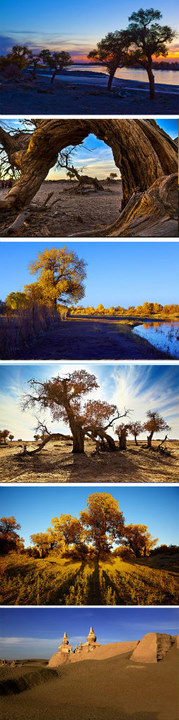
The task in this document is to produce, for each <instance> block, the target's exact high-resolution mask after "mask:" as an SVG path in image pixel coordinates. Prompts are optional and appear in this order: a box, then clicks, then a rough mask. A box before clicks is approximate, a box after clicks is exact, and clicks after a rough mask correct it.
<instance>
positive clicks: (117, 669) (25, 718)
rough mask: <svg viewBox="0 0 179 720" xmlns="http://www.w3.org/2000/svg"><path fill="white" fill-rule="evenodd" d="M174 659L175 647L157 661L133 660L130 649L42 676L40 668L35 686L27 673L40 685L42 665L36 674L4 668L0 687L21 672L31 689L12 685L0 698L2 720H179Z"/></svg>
mask: <svg viewBox="0 0 179 720" xmlns="http://www.w3.org/2000/svg"><path fill="white" fill-rule="evenodd" d="M178 656H179V653H178V650H177V649H176V646H175V645H173V646H172V647H171V649H170V650H169V652H168V653H167V654H166V656H165V658H164V659H163V660H162V662H157V663H153V662H152V663H145V662H142V659H141V662H140V663H137V662H133V661H132V660H131V651H130V652H126V653H125V654H120V655H115V656H113V657H108V658H106V659H103V660H102V659H99V660H95V659H93V662H91V661H90V660H83V661H82V662H80V663H79V662H76V663H65V664H64V665H63V666H60V667H59V668H47V669H46V668H45V671H46V672H45V673H44V669H43V666H42V670H43V673H44V677H43V678H41V684H37V685H36V687H32V682H33V683H35V679H34V678H33V679H32V677H31V678H30V676H29V678H27V674H32V671H33V670H34V671H36V683H40V677H39V674H40V663H39V667H38V670H37V664H34V667H33V663H31V666H30V667H28V665H27V664H25V663H24V664H23V667H21V669H19V668H18V667H15V668H8V667H7V666H5V667H4V668H3V667H2V668H0V679H1V683H2V682H3V683H4V681H5V680H6V681H7V679H8V678H10V679H11V680H14V681H15V680H16V679H17V678H18V680H19V676H20V670H21V674H22V675H23V677H24V676H25V677H26V678H27V684H28V683H29V687H30V688H31V689H28V690H26V691H25V692H19V693H18V694H15V692H14V693H13V692H12V685H11V690H8V692H9V694H8V695H6V696H5V695H4V696H3V695H2V697H1V720H79V718H80V719H81V720H109V718H110V720H178V702H179V696H178V667H177V663H178ZM37 673H38V678H37ZM47 673H49V676H48V675H47ZM48 680H49V681H48ZM1 692H2V685H1ZM10 692H12V694H10Z"/></svg>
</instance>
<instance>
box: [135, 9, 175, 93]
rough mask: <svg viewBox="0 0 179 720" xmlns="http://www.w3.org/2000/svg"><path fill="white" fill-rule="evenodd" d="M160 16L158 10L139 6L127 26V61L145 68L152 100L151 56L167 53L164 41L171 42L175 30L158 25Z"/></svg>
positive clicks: (153, 89)
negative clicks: (128, 37)
mask: <svg viewBox="0 0 179 720" xmlns="http://www.w3.org/2000/svg"><path fill="white" fill-rule="evenodd" d="M161 18H162V14H161V12H159V10H154V8H150V9H149V10H143V9H142V8H140V10H138V12H133V13H132V15H131V16H130V17H129V21H130V22H129V26H128V28H127V30H128V32H129V34H130V41H131V50H132V51H131V52H130V53H129V63H133V64H136V63H137V64H138V65H139V66H142V67H144V68H145V70H146V72H147V75H148V79H149V85H150V97H151V99H152V100H153V99H154V98H155V88H154V75H153V72H152V62H153V58H154V57H159V56H161V55H162V56H163V57H166V56H167V55H168V48H167V46H166V43H168V42H171V41H172V40H173V38H174V37H175V32H174V31H173V30H172V29H171V28H170V27H169V26H168V25H159V23H158V22H155V21H157V20H161Z"/></svg>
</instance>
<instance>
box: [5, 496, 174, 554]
mask: <svg viewBox="0 0 179 720" xmlns="http://www.w3.org/2000/svg"><path fill="white" fill-rule="evenodd" d="M93 492H99V493H100V492H102V493H103V492H105V493H109V494H110V495H112V497H113V498H115V500H117V501H118V503H119V510H120V511H122V512H123V514H124V518H125V523H126V524H127V525H128V524H129V523H131V522H132V523H134V525H135V524H138V523H139V524H141V525H147V526H148V529H149V532H150V533H151V534H152V537H154V538H158V542H157V543H156V545H161V544H167V545H170V544H174V545H179V530H178V521H179V488H178V487H175V486H174V487H166V486H161V487H154V488H153V487H150V488H149V487H145V486H144V487H135V488H133V487H125V488H124V487H121V488H119V487H117V488H116V487H113V486H111V485H105V487H104V486H99V487H97V488H96V487H93V486H90V487H86V486H85V487H83V486H82V485H80V487H70V489H69V487H63V486H61V487H55V486H54V487H43V488H42V487H23V488H22V487H19V486H16V487H13V488H11V487H10V488H9V487H6V488H5V487H2V486H1V487H0V507H1V510H0V512H1V517H3V516H5V517H11V515H14V517H15V518H16V520H17V522H19V523H20V525H21V530H20V535H21V536H22V537H23V538H24V541H25V544H26V546H28V545H29V544H31V541H30V535H32V534H33V533H36V532H45V531H46V530H47V527H49V526H50V522H51V520H52V518H54V517H59V516H60V514H61V513H63V514H70V515H74V516H75V517H79V512H80V511H81V510H84V509H85V507H86V501H87V498H88V497H89V495H92V493H93Z"/></svg>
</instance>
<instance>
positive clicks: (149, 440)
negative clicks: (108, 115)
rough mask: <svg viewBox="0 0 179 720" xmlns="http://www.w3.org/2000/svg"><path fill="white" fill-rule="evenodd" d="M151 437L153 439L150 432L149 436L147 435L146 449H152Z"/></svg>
mask: <svg viewBox="0 0 179 720" xmlns="http://www.w3.org/2000/svg"><path fill="white" fill-rule="evenodd" d="M152 437H153V433H152V432H151V433H150V435H148V438H147V446H148V448H151V447H152Z"/></svg>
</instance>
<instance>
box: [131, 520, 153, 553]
mask: <svg viewBox="0 0 179 720" xmlns="http://www.w3.org/2000/svg"><path fill="white" fill-rule="evenodd" d="M124 537H125V539H126V540H125V541H124V542H125V544H126V545H128V546H129V547H130V549H131V550H132V551H133V552H134V555H135V557H137V558H138V557H142V556H144V557H145V556H147V555H150V550H152V548H153V547H154V545H156V543H157V541H158V538H152V535H151V534H150V533H149V532H148V527H147V525H133V523H131V524H130V525H125V528H124Z"/></svg>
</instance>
